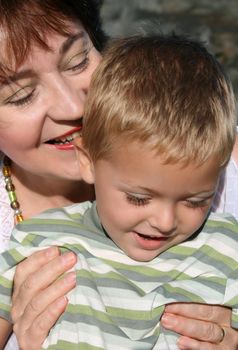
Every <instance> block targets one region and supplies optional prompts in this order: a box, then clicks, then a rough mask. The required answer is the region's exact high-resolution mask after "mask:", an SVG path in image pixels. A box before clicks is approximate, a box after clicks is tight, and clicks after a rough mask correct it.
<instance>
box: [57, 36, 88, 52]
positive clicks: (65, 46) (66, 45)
mask: <svg viewBox="0 0 238 350" xmlns="http://www.w3.org/2000/svg"><path fill="white" fill-rule="evenodd" d="M84 36H85V33H84V32H83V31H81V32H79V33H76V34H74V35H70V36H69V37H68V38H67V39H66V41H65V42H64V43H63V44H62V47H61V48H60V51H59V52H60V54H64V53H65V52H67V51H68V50H69V49H70V47H71V46H72V45H73V43H74V42H75V41H77V40H78V39H81V38H83V37H84Z"/></svg>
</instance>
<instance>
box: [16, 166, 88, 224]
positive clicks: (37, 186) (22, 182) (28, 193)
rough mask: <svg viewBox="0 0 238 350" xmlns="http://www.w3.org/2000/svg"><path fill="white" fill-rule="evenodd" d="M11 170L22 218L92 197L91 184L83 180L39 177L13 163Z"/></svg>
mask: <svg viewBox="0 0 238 350" xmlns="http://www.w3.org/2000/svg"><path fill="white" fill-rule="evenodd" d="M11 172H12V180H13V183H14V185H15V189H16V194H17V198H18V202H19V203H20V208H21V210H22V214H23V217H24V219H26V218H29V217H32V216H34V215H37V214H39V213H40V212H42V211H44V210H47V209H50V208H56V207H63V206H66V205H70V204H73V203H79V202H83V201H86V200H92V199H94V189H93V186H91V185H88V184H86V183H85V182H83V181H72V180H65V179H61V178H50V177H48V178H46V177H43V176H42V177H41V176H38V175H35V174H32V173H28V172H25V171H23V170H22V169H21V168H19V167H17V166H15V165H12V167H11Z"/></svg>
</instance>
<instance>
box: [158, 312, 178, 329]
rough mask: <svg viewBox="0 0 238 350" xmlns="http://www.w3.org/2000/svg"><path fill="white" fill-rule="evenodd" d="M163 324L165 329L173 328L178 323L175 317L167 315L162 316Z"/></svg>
mask: <svg viewBox="0 0 238 350" xmlns="http://www.w3.org/2000/svg"><path fill="white" fill-rule="evenodd" d="M161 323H162V325H163V327H165V328H172V327H173V326H174V325H175V323H176V322H175V320H174V316H170V315H169V314H167V313H166V314H164V315H163V316H162V318H161Z"/></svg>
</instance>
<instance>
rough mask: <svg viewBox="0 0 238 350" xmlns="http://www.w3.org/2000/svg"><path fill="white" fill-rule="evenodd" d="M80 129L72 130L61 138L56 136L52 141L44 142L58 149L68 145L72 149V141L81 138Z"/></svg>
mask: <svg viewBox="0 0 238 350" xmlns="http://www.w3.org/2000/svg"><path fill="white" fill-rule="evenodd" d="M81 129H82V128H81V127H80V128H74V129H72V130H70V131H68V132H67V133H65V134H63V135H61V136H58V137H56V138H54V139H51V140H48V141H46V142H45V143H46V144H48V145H53V146H56V147H57V148H59V146H69V145H70V146H72V147H73V144H72V141H73V140H74V139H75V138H76V137H80V136H81Z"/></svg>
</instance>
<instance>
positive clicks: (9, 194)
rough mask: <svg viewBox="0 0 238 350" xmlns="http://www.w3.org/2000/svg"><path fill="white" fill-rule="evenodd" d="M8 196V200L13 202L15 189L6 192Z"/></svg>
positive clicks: (15, 198) (15, 197)
mask: <svg viewBox="0 0 238 350" xmlns="http://www.w3.org/2000/svg"><path fill="white" fill-rule="evenodd" d="M8 196H9V199H10V202H14V201H16V200H17V196H16V193H15V191H10V192H8Z"/></svg>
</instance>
